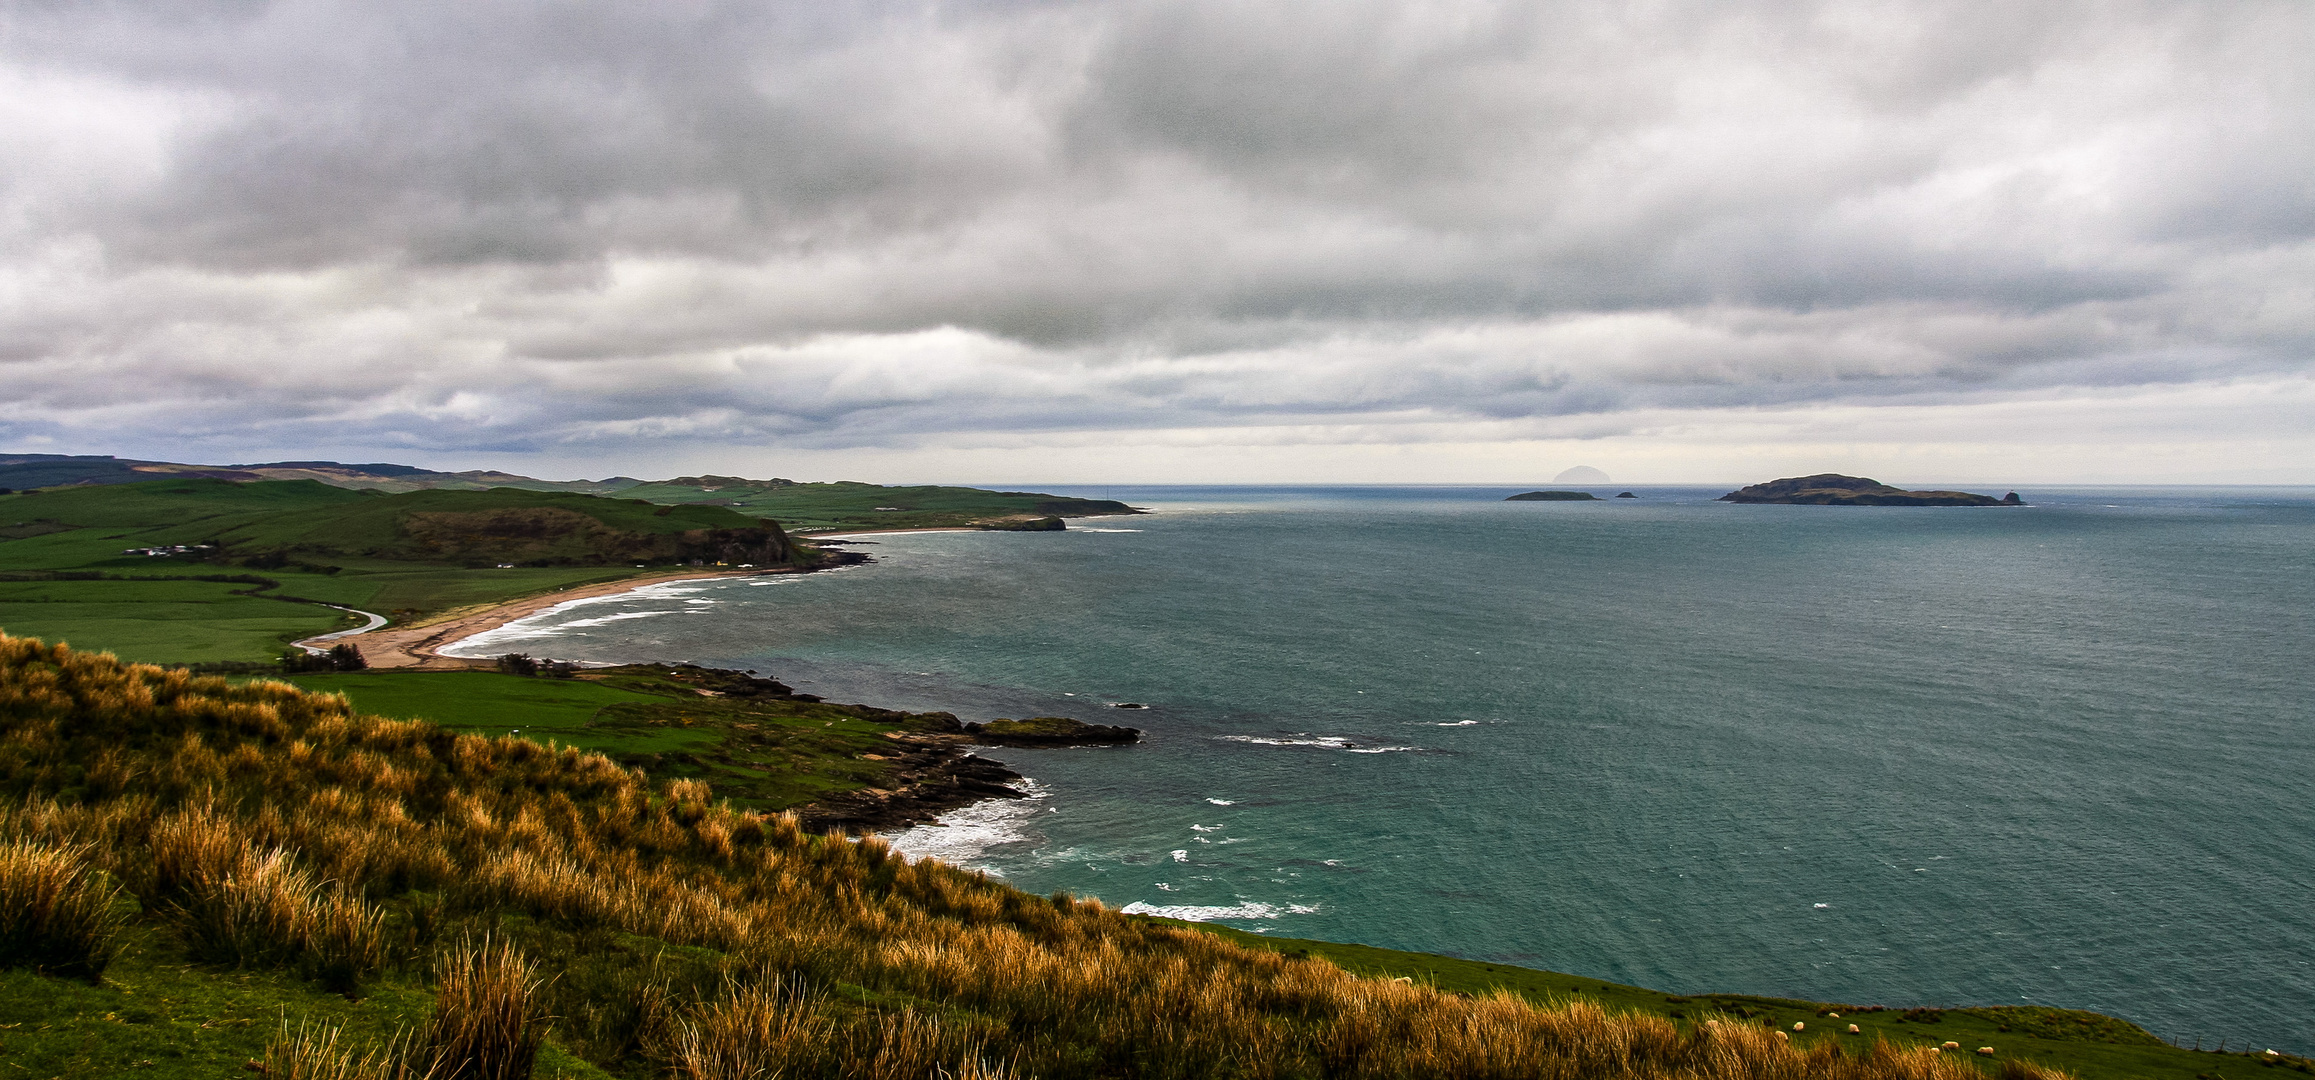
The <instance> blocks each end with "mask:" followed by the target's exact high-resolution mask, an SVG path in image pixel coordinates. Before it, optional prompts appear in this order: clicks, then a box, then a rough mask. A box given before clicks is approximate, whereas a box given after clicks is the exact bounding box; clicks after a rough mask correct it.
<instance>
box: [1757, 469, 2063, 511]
mask: <svg viewBox="0 0 2315 1080" xmlns="http://www.w3.org/2000/svg"><path fill="white" fill-rule="evenodd" d="M1720 501H1721V502H1732V503H1790V504H1796V505H1807V506H2024V505H2025V500H2023V499H2020V498H2018V493H2017V492H2015V491H2013V492H2010V493H2009V494H2007V495H2004V496H2002V497H2001V498H1998V499H1997V498H1994V497H1993V496H1991V495H1973V494H1970V493H1969V492H1966V491H1907V490H1905V489H1903V488H1894V487H1890V486H1889V485H1887V484H1884V483H1882V482H1880V481H1879V480H1874V479H1870V478H1867V477H1863V476H1843V475H1841V474H1839V473H1818V474H1817V475H1815V476H1794V477H1787V478H1785V479H1783V480H1771V481H1769V482H1767V483H1765V484H1754V485H1752V486H1751V487H1748V488H1740V489H1738V490H1736V491H1731V492H1729V493H1728V494H1726V495H1723V496H1721V497H1720Z"/></svg>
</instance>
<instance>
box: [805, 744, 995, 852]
mask: <svg viewBox="0 0 2315 1080" xmlns="http://www.w3.org/2000/svg"><path fill="white" fill-rule="evenodd" d="M895 741H897V742H899V743H901V745H902V746H904V747H906V748H907V752H905V753H902V754H901V755H899V756H898V758H896V760H897V761H898V762H899V764H900V771H899V772H898V773H897V774H896V775H895V780H896V781H897V786H895V787H892V788H863V789H861V790H858V791H846V792H841V793H838V794H835V795H830V796H828V797H827V798H824V799H821V800H819V801H818V802H815V803H812V804H810V805H808V806H803V807H800V808H798V809H797V811H796V813H797V816H799V817H801V818H802V819H803V824H804V827H805V828H806V829H809V830H811V831H812V832H818V833H854V834H858V833H870V832H895V831H898V830H900V829H905V828H908V827H909V826H911V825H922V824H925V823H926V822H929V821H932V820H934V819H935V818H938V817H939V816H940V815H942V814H945V813H948V812H949V811H951V810H958V809H962V808H964V807H967V806H971V805H972V804H974V803H977V802H980V801H981V800H983V799H1020V798H1026V797H1027V794H1026V793H1025V792H1023V791H1021V790H1020V789H1018V788H1014V787H1011V786H1009V785H1011V784H1012V783H1013V782H1014V781H1016V780H1019V779H1021V778H1022V777H1021V774H1020V773H1017V772H1014V771H1013V770H1011V769H1008V768H1006V767H1005V763H1004V762H1001V761H991V760H989V759H988V758H985V757H981V756H980V755H978V754H972V753H967V752H965V751H964V750H962V749H960V748H958V747H957V746H956V745H954V744H953V742H952V741H950V740H947V739H941V738H939V737H937V736H935V737H929V738H928V737H907V736H903V737H899V738H897V739H896V740H895Z"/></svg>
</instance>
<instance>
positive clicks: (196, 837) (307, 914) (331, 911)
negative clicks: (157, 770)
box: [148, 805, 388, 991]
mask: <svg viewBox="0 0 2315 1080" xmlns="http://www.w3.org/2000/svg"><path fill="white" fill-rule="evenodd" d="M151 835H152V864H151V865H152V869H151V872H150V875H149V878H148V882H149V890H148V896H150V897H151V898H153V899H156V900H159V901H161V902H162V903H163V904H165V905H166V906H167V910H170V911H172V912H173V913H174V914H175V916H176V918H177V921H178V923H179V926H180V928H181V929H182V930H183V931H184V933H185V936H186V939H187V941H188V942H189V943H190V944H191V945H192V949H193V953H194V955H195V956H197V957H199V958H201V959H204V960H208V961H211V962H214V963H221V964H227V965H231V966H234V967H241V966H245V965H263V964H282V965H292V966H296V967H299V968H301V969H303V970H305V971H306V972H307V973H308V974H310V975H312V976H314V977H316V978H319V979H321V980H323V981H324V982H325V983H327V984H328V985H330V986H331V987H332V988H334V989H337V990H340V991H351V990H353V989H354V988H355V987H356V986H357V985H358V984H359V982H360V980H361V978H362V977H363V976H365V975H368V974H370V973H371V972H374V971H376V970H378V969H379V968H382V967H384V966H385V964H386V961H387V959H388V955H387V946H386V927H385V917H384V916H383V915H382V914H381V913H380V912H379V911H378V910H377V909H376V908H374V907H372V906H371V905H370V904H369V903H367V902H366V901H364V900H363V898H362V897H361V895H360V894H359V893H358V892H356V891H354V890H351V889H349V888H347V887H346V886H345V885H343V884H341V883H338V882H322V881H316V880H315V879H314V877H313V875H312V874H310V873H308V872H307V871H306V870H305V869H303V868H302V867H300V866H299V865H298V864H297V861H296V859H295V857H294V856H293V855H292V854H291V853H290V852H289V851H287V850H285V849H283V848H278V847H276V848H271V849H264V850H260V849H258V848H257V847H255V846H254V845H252V844H251V843H250V842H249V841H248V840H246V839H245V838H244V837H243V836H242V835H241V834H240V830H239V829H238V827H237V826H236V825H235V824H234V822H233V821H232V820H231V819H229V818H227V817H225V816H224V815H222V814H221V813H219V812H218V811H217V809H216V808H215V807H213V806H207V805H203V806H196V807H193V808H191V809H189V810H187V811H185V812H183V813H179V814H175V815H172V816H170V817H168V818H164V819H162V820H161V821H160V822H158V823H156V824H155V825H154V826H153V829H152V833H151Z"/></svg>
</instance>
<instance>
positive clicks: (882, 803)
mask: <svg viewBox="0 0 2315 1080" xmlns="http://www.w3.org/2000/svg"><path fill="white" fill-rule="evenodd" d="M979 531H983V530H977V529H958V528H934V529H908V530H892V529H885V530H877V532H881V533H891V532H979ZM875 534H876V533H854V534H850V535H875ZM812 569H814V568H808V567H775V568H770V569H764V570H747V571H736V572H735V571H733V570H730V569H718V570H687V571H678V572H670V573H659V574H643V575H638V576H635V577H631V578H622V579H620V580H618V581H606V582H599V583H596V584H593V585H580V586H573V587H571V588H567V589H562V590H559V591H556V592H551V593H542V594H538V595H535V596H527V597H522V598H519V599H515V600H507V601H501V602H499V603H495V604H487V605H480V606H477V607H473V608H467V609H462V610H457V611H451V612H447V613H444V614H443V615H441V616H438V617H436V618H433V619H430V620H427V621H424V622H419V623H414V624H411V625H408V626H400V627H386V628H384V629H378V630H368V631H366V632H363V631H356V632H352V633H348V632H345V631H339V632H337V633H335V634H331V635H326V637H327V638H328V640H329V641H330V642H331V643H352V644H356V645H358V646H359V647H360V648H361V650H362V656H363V659H364V660H365V661H366V662H367V663H368V665H369V669H370V670H373V671H435V672H442V671H479V670H491V669H494V668H496V666H497V661H496V660H495V659H485V658H476V657H461V656H447V655H444V654H443V652H442V650H444V649H447V648H450V647H452V646H454V645H456V644H458V643H459V642H461V641H465V640H467V639H469V638H472V637H474V636H476V635H479V634H482V633H486V632H488V631H491V630H496V629H498V628H500V627H503V626H506V625H507V624H509V623H513V622H516V621H518V620H521V619H525V618H529V617H531V616H533V615H537V614H539V613H541V612H544V611H547V610H550V609H552V608H554V607H557V606H559V605H561V604H565V603H569V602H571V601H574V600H586V599H594V598H597V597H604V596H616V595H619V594H622V593H628V592H633V591H635V590H638V589H641V588H644V587H647V586H651V585H660V584H665V583H667V582H672V581H705V580H712V579H733V578H747V577H761V576H765V575H770V574H795V573H809V572H810V571H811V570H812ZM364 614H369V613H367V612H365V613H364ZM372 617H373V618H375V617H376V616H375V615H373V616H372ZM322 640H323V639H322V638H318V637H317V638H307V639H305V640H304V641H300V642H298V643H297V644H299V645H301V646H303V645H307V644H308V643H313V642H320V641H322ZM808 700H809V699H808ZM868 708H874V706H868ZM936 715H945V714H936ZM949 724H950V725H953V726H952V728H951V729H950V730H945V731H937V732H924V731H911V732H894V733H892V734H891V735H889V736H887V737H888V738H891V739H892V740H894V741H895V742H896V743H898V744H899V746H897V747H895V749H898V750H900V751H901V752H900V753H898V754H895V755H893V757H892V762H893V766H894V768H893V771H892V773H891V775H890V776H888V777H887V778H885V779H884V780H883V781H882V784H883V785H884V786H876V787H862V788H856V789H853V790H850V791H842V792H835V793H831V794H829V795H827V796H825V797H823V798H819V799H815V800H813V801H812V802H809V803H806V804H804V805H802V806H798V807H795V808H794V810H795V812H796V813H797V814H798V816H800V817H801V818H803V820H804V825H805V828H806V829H808V830H810V831H813V832H821V833H846V834H855V835H859V834H869V833H890V832H897V831H900V830H904V829H909V828H913V827H916V826H919V825H938V824H940V821H939V818H940V817H941V815H943V814H947V813H950V812H952V811H956V810H962V809H964V808H966V807H970V806H974V805H977V804H980V803H984V802H990V801H1007V800H1015V799H1023V798H1028V797H1030V793H1029V792H1026V791H1023V790H1021V789H1019V788H1016V787H1013V786H1011V785H1012V784H1013V783H1014V782H1016V781H1021V780H1027V779H1028V778H1027V777H1025V776H1022V775H1021V774H1020V773H1017V772H1014V771H1013V770H1011V769H1009V768H1007V767H1006V766H1005V763H1004V762H1001V761H995V760H992V759H990V758H985V757H982V756H980V755H979V753H978V751H979V750H981V749H986V748H988V747H987V746H986V745H985V744H983V743H981V742H979V741H978V740H976V739H975V738H974V737H973V736H972V735H971V734H970V733H968V732H967V731H966V729H965V728H964V726H963V725H961V724H957V723H956V721H955V719H954V718H953V717H950V718H949Z"/></svg>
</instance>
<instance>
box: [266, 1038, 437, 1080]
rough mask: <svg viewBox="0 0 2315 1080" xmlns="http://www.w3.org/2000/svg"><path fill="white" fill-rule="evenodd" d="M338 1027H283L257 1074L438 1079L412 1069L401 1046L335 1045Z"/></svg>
mask: <svg viewBox="0 0 2315 1080" xmlns="http://www.w3.org/2000/svg"><path fill="white" fill-rule="evenodd" d="M339 1030H340V1029H338V1028H334V1027H331V1028H318V1029H317V1028H299V1029H298V1030H297V1031H296V1032H291V1031H290V1030H289V1029H288V1028H287V1027H286V1026H285V1027H284V1028H283V1029H282V1032H281V1034H280V1035H278V1036H276V1037H275V1038H274V1040H273V1041H272V1042H271V1043H268V1044H267V1045H266V1047H265V1058H264V1059H263V1060H261V1061H259V1062H258V1063H257V1068H258V1070H259V1071H258V1075H260V1076H264V1077H267V1078H268V1080H437V1078H436V1077H435V1076H434V1075H433V1074H431V1073H427V1072H423V1071H418V1070H413V1069H412V1068H411V1067H410V1064H409V1062H408V1061H407V1060H406V1056H405V1055H404V1053H403V1050H402V1046H401V1045H400V1044H399V1043H397V1044H394V1045H390V1046H386V1047H384V1048H378V1049H370V1050H359V1051H358V1050H353V1049H350V1048H347V1047H344V1046H340V1045H339V1044H338V1036H339Z"/></svg>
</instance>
